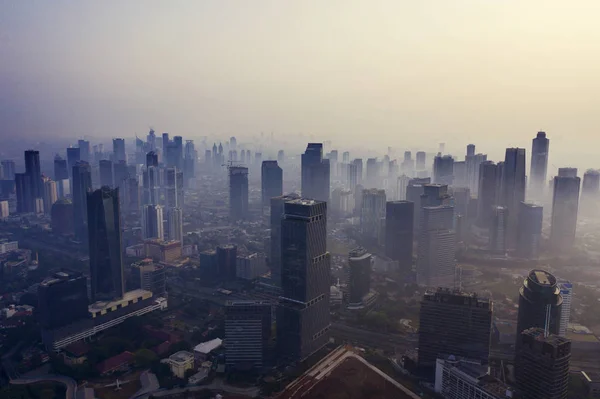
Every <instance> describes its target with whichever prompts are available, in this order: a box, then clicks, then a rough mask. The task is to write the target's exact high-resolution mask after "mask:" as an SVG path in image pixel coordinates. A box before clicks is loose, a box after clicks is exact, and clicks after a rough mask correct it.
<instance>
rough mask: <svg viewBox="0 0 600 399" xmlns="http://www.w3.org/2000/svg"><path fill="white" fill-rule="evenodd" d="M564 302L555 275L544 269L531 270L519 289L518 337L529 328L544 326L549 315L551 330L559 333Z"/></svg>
mask: <svg viewBox="0 0 600 399" xmlns="http://www.w3.org/2000/svg"><path fill="white" fill-rule="evenodd" d="M562 302H563V300H562V297H561V296H560V288H559V287H558V285H557V284H556V278H555V277H554V276H553V275H551V274H550V273H548V272H547V271H544V270H532V271H531V272H529V275H528V276H527V278H526V279H525V281H524V282H523V286H522V287H521V289H520V290H519V316H518V320H517V337H519V336H520V334H521V333H522V332H523V331H525V330H527V329H528V328H532V327H538V328H544V327H545V325H546V317H547V316H549V317H550V320H549V321H548V327H549V332H550V333H551V334H558V329H559V326H560V312H561V308H562ZM517 341H518V339H517ZM517 343H518V342H517Z"/></svg>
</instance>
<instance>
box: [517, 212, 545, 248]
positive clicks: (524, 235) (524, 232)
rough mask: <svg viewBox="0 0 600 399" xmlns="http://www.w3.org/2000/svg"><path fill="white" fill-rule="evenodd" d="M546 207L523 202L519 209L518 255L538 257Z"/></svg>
mask: <svg viewBox="0 0 600 399" xmlns="http://www.w3.org/2000/svg"><path fill="white" fill-rule="evenodd" d="M543 215H544V208H543V207H541V206H539V205H536V204H532V203H527V202H521V209H520V211H519V229H518V231H519V233H518V236H517V255H518V256H520V257H522V258H525V259H537V258H538V256H539V253H540V242H541V240H542V220H543Z"/></svg>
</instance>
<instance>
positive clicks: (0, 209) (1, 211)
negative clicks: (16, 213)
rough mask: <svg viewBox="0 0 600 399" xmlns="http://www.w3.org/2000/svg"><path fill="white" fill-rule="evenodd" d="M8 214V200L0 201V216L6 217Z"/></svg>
mask: <svg viewBox="0 0 600 399" xmlns="http://www.w3.org/2000/svg"><path fill="white" fill-rule="evenodd" d="M9 216H10V209H9V207H8V201H0V218H2V219H3V218H7V217H9Z"/></svg>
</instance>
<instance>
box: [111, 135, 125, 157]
mask: <svg viewBox="0 0 600 399" xmlns="http://www.w3.org/2000/svg"><path fill="white" fill-rule="evenodd" d="M113 161H114V162H119V161H125V162H127V154H126V153H125V139H113Z"/></svg>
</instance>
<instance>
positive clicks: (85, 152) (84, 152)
mask: <svg viewBox="0 0 600 399" xmlns="http://www.w3.org/2000/svg"><path fill="white" fill-rule="evenodd" d="M77 147H79V157H80V159H81V160H82V161H85V162H88V163H89V162H90V161H91V159H90V155H91V151H90V142H89V141H87V140H77Z"/></svg>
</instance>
